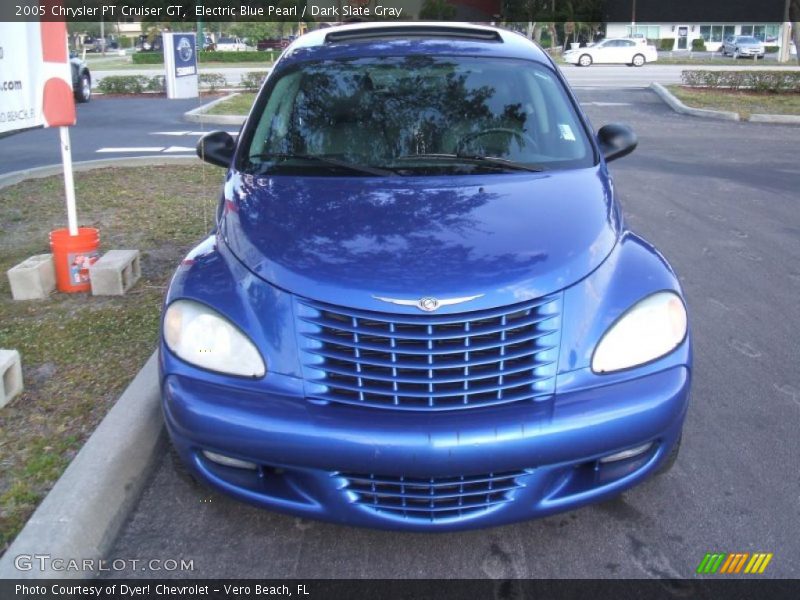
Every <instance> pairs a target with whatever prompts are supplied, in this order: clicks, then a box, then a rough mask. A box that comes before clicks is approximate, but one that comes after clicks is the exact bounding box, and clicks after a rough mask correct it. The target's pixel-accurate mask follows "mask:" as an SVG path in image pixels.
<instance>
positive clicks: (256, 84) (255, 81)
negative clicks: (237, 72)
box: [239, 71, 267, 91]
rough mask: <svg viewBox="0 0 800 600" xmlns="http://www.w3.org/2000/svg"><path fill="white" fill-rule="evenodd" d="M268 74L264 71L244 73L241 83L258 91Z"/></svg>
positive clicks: (248, 88) (247, 88)
mask: <svg viewBox="0 0 800 600" xmlns="http://www.w3.org/2000/svg"><path fill="white" fill-rule="evenodd" d="M266 76H267V74H266V73H264V72H262V71H250V72H248V73H245V74H244V75H242V81H241V83H240V84H239V85H240V86H241V87H243V88H244V89H246V90H250V91H257V90H258V89H259V88H260V87H261V84H262V83H263V82H264V78H265V77H266Z"/></svg>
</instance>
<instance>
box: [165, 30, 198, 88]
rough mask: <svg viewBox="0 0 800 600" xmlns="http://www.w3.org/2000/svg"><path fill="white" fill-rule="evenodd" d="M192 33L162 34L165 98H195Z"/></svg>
mask: <svg viewBox="0 0 800 600" xmlns="http://www.w3.org/2000/svg"><path fill="white" fill-rule="evenodd" d="M196 39H197V38H196V34H194V33H164V69H165V76H166V86H167V98H197V97H198V96H199V85H198V73H197V44H196Z"/></svg>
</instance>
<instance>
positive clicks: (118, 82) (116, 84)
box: [97, 75, 151, 94]
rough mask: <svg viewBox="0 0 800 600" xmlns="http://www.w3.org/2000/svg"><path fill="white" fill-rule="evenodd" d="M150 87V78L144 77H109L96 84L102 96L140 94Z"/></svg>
mask: <svg viewBox="0 0 800 600" xmlns="http://www.w3.org/2000/svg"><path fill="white" fill-rule="evenodd" d="M150 85H151V78H150V77H146V76H144V75H109V76H108V77H103V78H102V79H101V80H100V82H99V83H98V84H97V89H98V90H100V91H101V92H103V93H104V94H141V93H142V92H144V91H145V90H147V89H148V87H149V86H150Z"/></svg>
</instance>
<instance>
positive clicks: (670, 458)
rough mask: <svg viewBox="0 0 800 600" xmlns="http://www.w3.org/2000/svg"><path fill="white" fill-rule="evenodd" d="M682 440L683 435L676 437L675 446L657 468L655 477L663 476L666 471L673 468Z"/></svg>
mask: <svg viewBox="0 0 800 600" xmlns="http://www.w3.org/2000/svg"><path fill="white" fill-rule="evenodd" d="M682 439H683V434H681V435H680V436H678V441H676V442H675V445H674V446H672V449H671V450H670V451H669V454H668V455H667V458H666V460H665V461H664V462H663V464H662V465H661V466H660V467H658V470H657V471H656V472H655V474H656V475H663V474H664V473H666V472H667V471H669V470H670V469H672V467H674V466H675V461H676V460H678V453H679V452H680V450H681V440H682Z"/></svg>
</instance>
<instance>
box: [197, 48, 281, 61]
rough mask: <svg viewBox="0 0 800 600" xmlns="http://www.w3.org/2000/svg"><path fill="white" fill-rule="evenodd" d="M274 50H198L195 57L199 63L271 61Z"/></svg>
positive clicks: (273, 58) (273, 56) (273, 57)
mask: <svg viewBox="0 0 800 600" xmlns="http://www.w3.org/2000/svg"><path fill="white" fill-rule="evenodd" d="M275 54H276V53H275V52H272V51H265V52H258V51H257V50H252V51H251V50H248V51H245V52H220V51H219V50H215V51H207V50H204V51H202V52H200V54H199V55H198V57H197V60H199V61H200V62H201V63H204V62H272V61H274V60H275Z"/></svg>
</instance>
